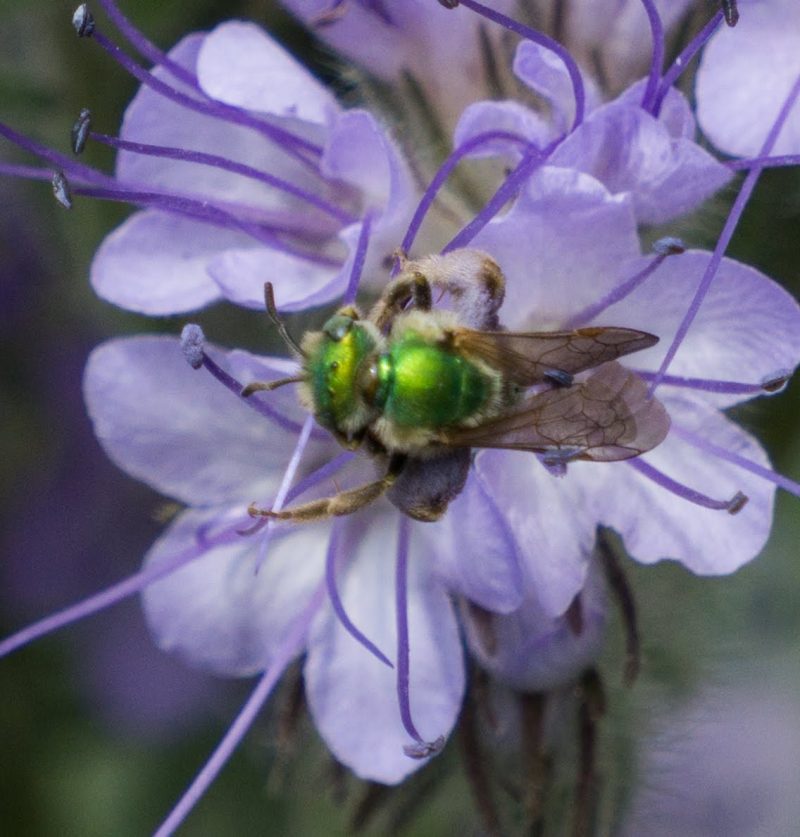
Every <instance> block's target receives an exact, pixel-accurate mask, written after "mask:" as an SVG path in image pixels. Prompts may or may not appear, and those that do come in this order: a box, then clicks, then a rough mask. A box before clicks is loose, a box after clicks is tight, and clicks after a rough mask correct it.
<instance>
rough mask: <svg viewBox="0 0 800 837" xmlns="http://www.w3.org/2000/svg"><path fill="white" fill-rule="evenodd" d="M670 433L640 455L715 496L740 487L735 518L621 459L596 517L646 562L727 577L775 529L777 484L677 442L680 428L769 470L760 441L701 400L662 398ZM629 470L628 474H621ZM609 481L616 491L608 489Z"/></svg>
mask: <svg viewBox="0 0 800 837" xmlns="http://www.w3.org/2000/svg"><path fill="white" fill-rule="evenodd" d="M664 404H665V406H666V407H667V409H668V411H669V413H670V417H671V418H672V421H673V430H672V431H671V432H670V435H669V436H668V437H667V439H666V441H665V442H663V443H662V444H661V445H660V446H659V447H657V448H656V449H655V450H652V451H650V452H649V453H647V454H645V456H644V460H645V461H646V462H648V463H649V464H651V465H653V466H654V467H655V468H658V469H659V470H660V471H662V472H663V473H665V474H666V475H667V476H669V477H671V478H672V479H673V480H677V481H678V482H682V483H683V484H685V485H687V486H689V487H691V488H693V489H695V490H696V491H701V492H703V493H704V494H706V495H708V496H711V497H713V498H715V499H718V500H728V499H730V498H731V497H733V495H734V494H736V492H737V491H742V492H743V493H744V494H745V495H746V496H747V497H748V498H749V501H748V503H747V505H745V507H744V508H743V509H742V510H741V511H740V512H739V513H738V514H736V515H730V514H727V513H726V512H725V511H716V510H714V509H707V508H703V507H702V506H698V505H696V504H694V503H691V502H689V501H688V500H685V499H683V498H682V497H678V496H676V495H675V494H672V493H670V492H668V491H667V490H666V489H664V488H661V487H660V486H658V485H657V484H656V483H654V482H652V481H651V480H649V479H647V478H646V477H644V476H642V475H641V474H639V473H637V472H635V471H634V470H633V469H632V468H630V467H629V466H627V465H626V464H625V463H614V464H611V465H609V466H608V468H609V469H613V471H615V472H616V473H614V474H613V480H614V482H613V484H612V483H609V486H608V491H607V492H605V509H604V510H601V511H600V520H601V521H602V522H603V523H605V524H607V525H609V526H612V527H614V528H615V529H616V530H617V531H618V532H619V533H620V534H621V535H622V537H623V538H624V540H625V546H626V548H627V550H628V551H629V552H630V554H631V555H632V556H633V557H634V558H635V559H636V560H637V561H641V562H642V563H644V564H652V563H655V562H656V561H661V560H663V559H671V560H675V561H679V562H680V563H682V564H683V565H684V566H685V567H687V568H688V569H690V570H691V571H692V572H694V573H697V574H698V575H726V574H728V573H732V572H733V571H734V570H737V569H738V568H739V567H741V566H742V565H743V564H746V563H747V562H748V561H751V560H752V559H753V558H755V557H756V555H758V553H759V552H760V551H761V550H762V549H763V547H764V544H765V543H766V541H767V537H768V536H769V531H770V527H771V526H772V508H773V502H774V497H775V486H774V485H772V484H771V483H769V482H767V481H766V480H764V479H761V478H760V477H757V476H755V475H753V474H751V473H749V472H748V471H745V470H743V469H742V468H739V467H737V466H736V465H732V464H730V463H728V462H725V461H723V460H721V459H718V458H717V457H714V456H712V455H710V454H708V453H704V452H703V451H702V450H700V449H698V448H696V447H694V446H693V445H690V444H689V443H688V442H686V441H683V440H681V439H680V438H679V437H678V435H677V433H676V427H677V426H680V427H683V428H685V429H687V430H689V431H691V432H693V433H696V434H697V435H699V436H701V437H702V438H706V439H708V440H709V441H710V442H712V443H713V444H715V445H717V446H718V447H722V448H726V449H728V450H730V451H731V452H732V453H735V454H739V455H740V456H743V457H745V458H746V459H750V460H752V461H753V462H756V463H757V464H759V465H763V466H766V467H769V460H768V459H767V456H766V454H765V453H764V451H763V450H762V448H761V446H760V445H759V443H758V442H757V441H756V440H755V439H754V438H753V437H752V436H750V435H749V434H747V433H746V432H745V431H744V430H742V429H741V428H740V427H738V426H737V425H736V424H734V423H733V422H732V421H730V420H729V419H727V418H726V417H725V416H724V415H723V414H722V413H720V412H718V411H717V410H715V409H714V408H712V407H709V406H707V405H706V404H702V403H693V402H691V401H688V400H679V399H676V398H672V397H670V398H665V399H664ZM622 470H626V471H628V473H627V474H623V473H620V471H622ZM612 486H613V488H614V489H615V490H613V491H612Z"/></svg>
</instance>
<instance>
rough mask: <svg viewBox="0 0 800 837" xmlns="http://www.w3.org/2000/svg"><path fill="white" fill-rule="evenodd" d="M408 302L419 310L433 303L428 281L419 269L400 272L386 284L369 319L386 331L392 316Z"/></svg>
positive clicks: (425, 308)
mask: <svg viewBox="0 0 800 837" xmlns="http://www.w3.org/2000/svg"><path fill="white" fill-rule="evenodd" d="M409 302H412V303H413V305H414V307H415V308H419V309H420V310H421V311H430V309H431V307H432V305H433V295H432V294H431V285H430V282H429V281H428V279H427V277H426V276H425V274H424V273H422V272H421V271H419V270H415V271H413V272H409V273H401V274H400V276H399V277H398V278H397V279H395V281H394V282H392V283H391V284H389V285H387V287H386V290H385V291H384V292H383V296H382V297H381V298H380V299H379V300H378V302H377V303H376V304H375V307H374V308H373V309H372V311H371V312H370V315H369V319H370V320H372V322H373V323H375V325H376V326H377V327H378V328H379V329H380V330H381V331H388V330H389V328H390V327H391V325H392V322H393V320H394V318H395V317H396V316H397V315H398V314H400V313H401V312H402V311H403V309H404V308H405V307H406V305H408V303H409Z"/></svg>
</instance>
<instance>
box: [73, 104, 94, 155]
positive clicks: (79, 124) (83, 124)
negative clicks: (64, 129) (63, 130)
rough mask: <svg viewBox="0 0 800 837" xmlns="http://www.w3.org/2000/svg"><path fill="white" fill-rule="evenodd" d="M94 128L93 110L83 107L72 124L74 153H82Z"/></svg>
mask: <svg viewBox="0 0 800 837" xmlns="http://www.w3.org/2000/svg"><path fill="white" fill-rule="evenodd" d="M91 129H92V112H91V111H90V110H89V109H88V108H83V109H82V110H81V112H80V114H78V118H77V119H76V120H75V123H74V124H73V126H72V131H71V132H70V138H71V140H72V153H73V154H80V153H82V151H83V149H84V148H86V140H87V139H88V138H89V131H91Z"/></svg>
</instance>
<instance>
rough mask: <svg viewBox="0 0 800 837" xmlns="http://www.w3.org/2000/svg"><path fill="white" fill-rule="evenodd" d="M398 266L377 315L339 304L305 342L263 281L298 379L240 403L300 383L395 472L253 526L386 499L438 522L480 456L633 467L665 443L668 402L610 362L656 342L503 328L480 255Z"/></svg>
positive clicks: (637, 335)
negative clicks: (445, 298)
mask: <svg viewBox="0 0 800 837" xmlns="http://www.w3.org/2000/svg"><path fill="white" fill-rule="evenodd" d="M401 267H402V270H401V272H400V274H399V275H398V277H397V278H396V279H395V280H394V281H392V282H390V283H389V285H387V287H386V289H385V291H384V293H383V295H382V296H381V298H380V299H379V301H378V302H377V304H376V305H375V307H374V308H373V309H372V311H371V312H370V314H369V316H367V317H363V316H362V315H361V314H360V312H359V311H358V309H356V308H355V307H353V306H346V307H344V308H341V309H340V310H339V311H337V313H336V314H335V315H334V316H332V317H331V318H330V319H329V320H328V321H327V322H326V323H325V325H324V326H323V328H322V331H317V332H308V333H307V334H306V335H305V336H304V338H303V340H302V342H301V344H300V345H297V344H296V343H295V341H294V340H293V339H292V338H291V337H290V335H289V334H288V332H287V331H286V328H285V326H284V325H283V323H282V322H281V320H280V319H279V317H278V314H277V311H276V309H275V304H274V300H273V298H272V288H271V286H270V285H269V284H268V285H267V286H266V288H265V290H266V299H267V311H268V313H269V315H270V317H271V319H272V320H273V322H275V324H276V325H277V327H278V329H279V331H280V333H281V335H282V336H283V338H284V340H285V341H286V342H287V344H288V345H289V346H290V348H291V349H292V351H293V353H294V354H295V355H297V356H298V359H299V360H300V361H301V363H302V372H301V374H300V375H298V376H297V377H294V378H287V379H284V380H281V381H274V382H270V383H260V382H255V383H253V384H250V385H249V386H248V387H246V388H245V391H244V393H243V394H244V395H250V394H252V393H253V392H256V391H258V390H271V389H275V387H276V386H281V385H283V384H286V383H299V384H300V385H301V401H302V403H303V404H304V406H305V407H306V408H307V409H308V410H309V411H311V412H312V413H313V414H314V416H315V418H316V420H317V421H318V422H319V424H321V425H322V426H323V427H325V428H327V429H328V430H329V431H331V433H333V435H334V436H335V437H336V438H337V440H338V441H339V442H340V443H341V444H342V445H343V446H344V447H347V448H357V447H361V446H363V447H364V448H365V449H366V450H367V451H368V452H369V453H370V454H371V455H372V456H375V457H378V458H380V459H381V460H383V461H385V462H386V463H387V465H386V473H385V475H384V476H383V477H382V478H381V479H379V480H377V481H375V482H372V483H368V484H367V485H363V486H361V487H359V488H355V489H352V490H349V491H341V492H339V493H338V494H336V495H334V496H332V497H328V498H323V499H320V500H314V501H312V502H310V503H306V504H304V505H300V506H297V507H295V508H293V509H287V510H283V511H277V512H273V511H270V510H267V509H259V508H256V507H255V506H251V508H250V514H251V515H253V516H254V517H257V516H263V517H274V518H278V519H281V520H293V521H309V520H317V519H321V518H325V517H329V516H331V515H345V514H351V513H352V512H355V511H357V510H358V509H360V508H363V507H364V506H365V505H367V504H369V503H371V502H373V501H374V500H376V499H377V498H378V497H380V496H381V495H382V494H384V493H387V494H388V497H389V499H390V500H391V501H392V502H393V503H394V504H395V505H396V506H397V507H398V508H400V509H401V510H402V511H403V512H405V513H406V514H408V515H410V516H411V517H414V518H416V519H418V520H437V519H438V518H440V517H441V516H442V514H444V512H445V510H446V509H447V505H448V504H449V502H450V501H451V500H452V499H453V498H454V497H456V496H457V495H458V493H459V492H460V491H461V489H462V488H463V485H464V482H465V481H466V478H467V474H468V471H469V467H470V459H471V454H470V448H473V447H478V448H513V449H516V450H524V451H532V452H535V453H538V454H540V455H541V456H542V458H543V460H544V461H545V462H546V463H549V464H551V465H555V466H561V465H564V464H566V463H567V462H570V461H572V460H577V459H583V460H593V461H597V462H611V461H615V460H620V459H628V458H630V457H634V456H638V455H639V454H641V453H644V452H645V451H648V450H650V449H652V448H654V447H655V446H656V445H658V444H659V443H660V442H661V441H663V439H664V437H665V436H666V434H667V431H668V429H669V417H668V415H667V413H666V411H665V410H664V408H663V406H662V405H661V404H660V403H659V402H658V401H656V400H655V399H648V398H647V387H646V385H645V384H644V382H643V381H642V380H641V379H640V378H639V377H638V376H637V375H635V374H634V373H633V372H630V371H628V370H626V369H624V368H623V367H622V366H620V365H619V364H617V363H614V362H613V361H614V360H615V359H616V358H618V357H621V356H622V355H625V354H629V353H631V352H636V351H639V350H641V349H646V348H648V347H650V346H652V345H654V344H655V343H656V342H657V341H658V338H657V337H655V336H653V335H652V334H647V333H646V332H642V331H635V330H633V329H627V328H614V327H592V328H581V329H577V330H575V331H554V332H541V333H537V332H509V331H503V330H502V329H501V328H500V326H499V323H498V317H497V311H498V309H499V307H500V304H501V303H502V300H503V295H504V288H505V281H504V279H503V274H502V272H501V270H500V268H499V267H498V265H497V264H496V262H494V260H493V259H491V258H490V257H489V256H488V255H486V254H485V253H482V252H480V251H478V250H470V249H464V250H456V251H453V252H451V253H448V254H447V255H444V256H427V257H425V258H422V259H419V260H415V261H408V260H406V259H405V258H402V257H401ZM432 289H436V290H438V291H441V292H442V294H444V293H447V294H448V295H449V297H450V300H451V301H452V310H450V309H437V310H434V308H433V299H432ZM594 367H599V368H597V369H596V371H594V372H592V374H590V375H589V376H588V377H587V378H586V379H585V380H583V381H582V382H579V383H578V382H574V381H573V375H577V374H578V373H580V372H584V371H586V370H590V369H594ZM532 387H535V388H536V389H535V390H534V391H533V392H529V393H526V390H528V389H530V388H532Z"/></svg>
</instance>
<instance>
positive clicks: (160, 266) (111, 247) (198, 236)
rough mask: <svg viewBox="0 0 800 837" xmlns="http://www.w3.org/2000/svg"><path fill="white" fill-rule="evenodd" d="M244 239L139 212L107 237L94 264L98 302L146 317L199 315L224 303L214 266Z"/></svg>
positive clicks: (161, 214) (160, 214)
mask: <svg viewBox="0 0 800 837" xmlns="http://www.w3.org/2000/svg"><path fill="white" fill-rule="evenodd" d="M246 240H247V239H246V238H245V236H244V235H243V234H242V233H236V232H232V231H230V230H224V229H219V228H218V227H214V226H212V225H210V224H201V223H199V222H197V221H192V220H190V219H188V218H183V217H181V216H180V215H172V214H169V213H166V212H160V211H158V210H145V211H144V212H137V213H136V214H135V215H132V216H131V217H130V218H128V220H127V221H125V222H124V223H123V224H122V225H120V226H119V227H117V229H116V230H114V232H112V233H111V234H110V235H108V236H106V238H105V240H104V241H103V243H102V244H101V245H100V247H99V249H98V250H97V253H96V254H95V257H94V259H93V261H92V268H91V274H90V278H91V282H92V287H93V288H94V290H95V292H96V293H97V295H98V296H100V297H101V298H102V299H105V300H107V301H108V302H112V303H114V305H119V306H121V307H122V308H127V309H128V310H130V311H138V312H140V313H142V314H149V315H162V314H178V313H183V312H185V311H194V310H196V309H198V308H202V307H203V306H204V305H208V303H210V302H215V301H216V300H218V299H219V298H220V292H219V288H218V287H217V285H216V283H215V282H214V280H213V279H212V278H211V277H210V276H209V274H208V263H209V261H210V260H211V259H213V258H214V257H215V256H216V255H217V254H218V253H219V252H221V251H224V250H226V249H227V248H229V247H241V246H243V245H244V243H245V242H246Z"/></svg>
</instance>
